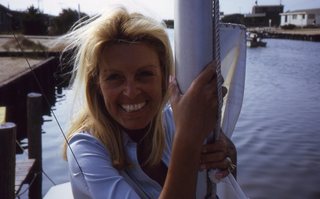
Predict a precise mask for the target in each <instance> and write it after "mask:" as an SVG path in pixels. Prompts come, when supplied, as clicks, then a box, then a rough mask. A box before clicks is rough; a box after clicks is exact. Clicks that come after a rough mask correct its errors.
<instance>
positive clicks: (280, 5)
mask: <svg viewBox="0 0 320 199" xmlns="http://www.w3.org/2000/svg"><path fill="white" fill-rule="evenodd" d="M253 7H268V8H270V7H283V5H282V4H279V5H254V6H253Z"/></svg>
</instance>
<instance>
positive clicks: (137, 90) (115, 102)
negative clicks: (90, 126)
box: [98, 43, 162, 130]
mask: <svg viewBox="0 0 320 199" xmlns="http://www.w3.org/2000/svg"><path fill="white" fill-rule="evenodd" d="M103 56H104V57H103V58H102V63H101V64H100V66H99V80H98V81H99V82H98V84H99V86H100V90H101V94H102V96H103V99H104V103H105V106H106V109H107V111H108V112H109V113H110V115H111V116H112V117H113V119H114V120H116V121H117V122H118V123H119V124H120V125H121V126H122V127H124V128H125V129H128V130H137V129H143V128H145V127H146V126H147V125H148V124H149V123H150V122H151V120H152V119H153V118H154V117H155V115H156V114H157V112H158V111H159V108H160V105H161V102H162V86H161V85H162V84H161V81H162V74H161V68H160V60H159V57H158V54H157V52H156V50H155V49H153V48H152V47H150V46H149V45H147V44H143V43H138V44H114V45H111V46H109V47H107V48H106V49H105V50H104V52H103Z"/></svg>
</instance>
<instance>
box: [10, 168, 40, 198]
mask: <svg viewBox="0 0 320 199" xmlns="http://www.w3.org/2000/svg"><path fill="white" fill-rule="evenodd" d="M39 174H40V172H37V173H35V174H34V175H33V177H32V179H31V182H30V183H29V186H28V187H27V188H26V189H25V190H23V191H19V192H18V193H16V194H15V195H16V196H15V197H18V198H20V196H22V195H23V194H24V193H26V192H27V191H28V190H29V189H30V187H31V186H32V184H33V183H34V181H35V180H36V178H37V177H38V175H39Z"/></svg>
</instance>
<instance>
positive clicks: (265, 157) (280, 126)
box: [233, 40, 320, 199]
mask: <svg viewBox="0 0 320 199" xmlns="http://www.w3.org/2000/svg"><path fill="white" fill-rule="evenodd" d="M266 41H267V42H268V46H267V48H256V49H248V50H247V74H246V75H247V76H246V87H245V97H244V103H243V108H242V112H241V115H240V118H239V121H238V123H237V127H236V130H235V132H234V136H233V141H234V143H235V144H236V146H237V148H238V169H239V172H238V181H239V183H240V184H241V186H242V188H243V189H244V191H245V192H246V193H247V195H248V196H249V197H250V198H297V199H298V198H320V173H319V170H320V148H319V147H320V145H319V144H320V58H319V55H320V54H319V52H320V43H313V42H304V41H292V40H266Z"/></svg>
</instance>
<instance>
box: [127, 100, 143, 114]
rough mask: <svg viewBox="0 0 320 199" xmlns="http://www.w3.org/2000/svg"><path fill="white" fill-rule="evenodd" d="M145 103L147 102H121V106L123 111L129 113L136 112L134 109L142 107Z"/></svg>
mask: <svg viewBox="0 0 320 199" xmlns="http://www.w3.org/2000/svg"><path fill="white" fill-rule="evenodd" d="M146 104H147V102H142V103H139V104H122V105H121V108H122V109H123V110H124V111H125V112H128V113H131V112H136V111H139V110H141V109H142V108H143V107H145V105H146Z"/></svg>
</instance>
